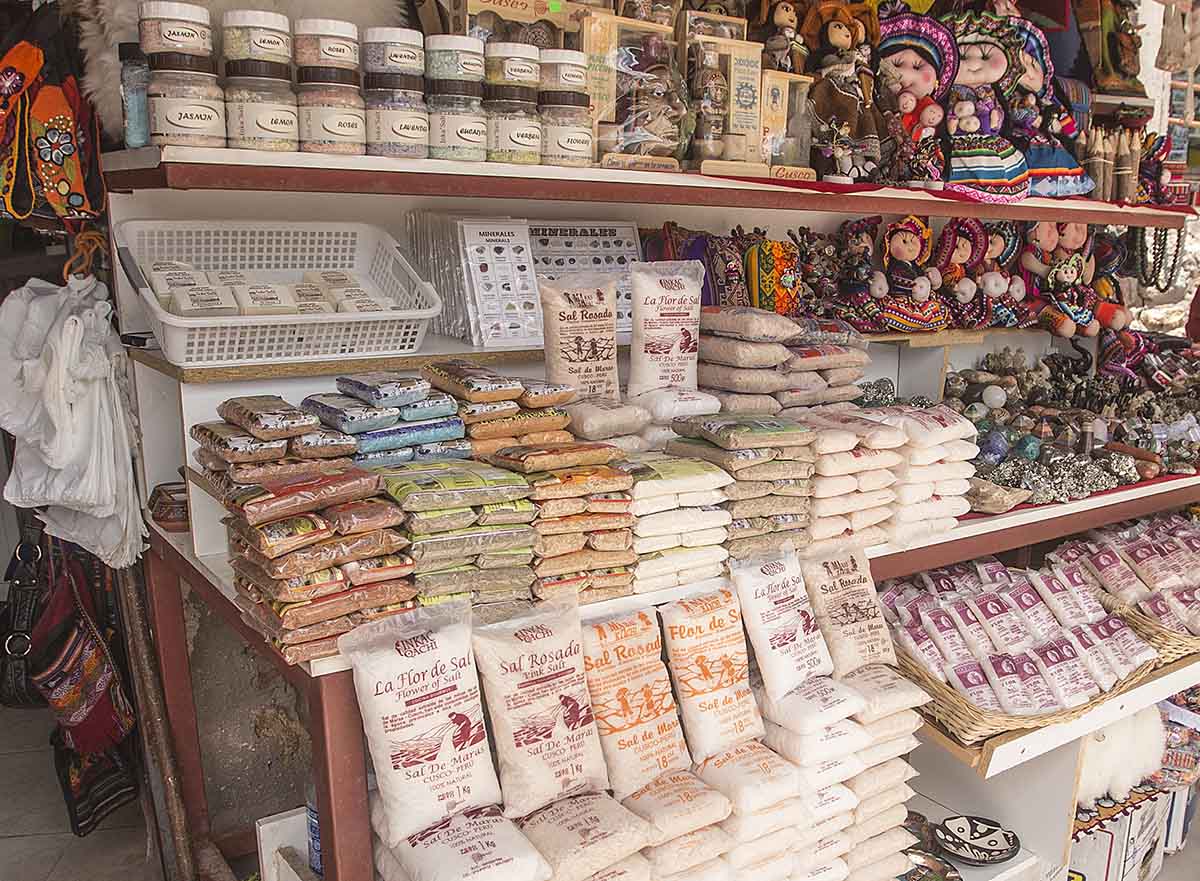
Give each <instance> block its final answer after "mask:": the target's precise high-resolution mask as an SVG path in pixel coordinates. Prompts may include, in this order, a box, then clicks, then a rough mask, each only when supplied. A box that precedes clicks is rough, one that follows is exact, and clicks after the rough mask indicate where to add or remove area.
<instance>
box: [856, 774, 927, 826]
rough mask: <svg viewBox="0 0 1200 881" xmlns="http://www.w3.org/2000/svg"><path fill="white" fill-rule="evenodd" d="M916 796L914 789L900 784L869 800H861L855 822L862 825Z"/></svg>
mask: <svg viewBox="0 0 1200 881" xmlns="http://www.w3.org/2000/svg"><path fill="white" fill-rule="evenodd" d="M914 795H916V793H915V792H913V790H912V787H910V786H909V785H908V784H906V783H898V784H896V785H895V786H893V787H891V788H889V789H885V790H884V791H883V792H880V793H878V794H876V795H872V796H870V797H869V798H864V799H861V800H860V801H859V803H858V807H856V808H855V809H854V822H855V823H862V822H865V821H866V820H869V819H871V817H875V816H878V815H879V814H882V813H883V812H884V811H886V810H888V809H889V808H894V807H895V806H896V805H902V804H904V803H905V802H906V801H908V800H909V799H910V798H912V797H913V796H914Z"/></svg>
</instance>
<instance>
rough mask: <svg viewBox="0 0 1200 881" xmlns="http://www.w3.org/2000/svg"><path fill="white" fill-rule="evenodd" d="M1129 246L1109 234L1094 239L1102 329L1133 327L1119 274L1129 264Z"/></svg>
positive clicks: (1095, 284)
mask: <svg viewBox="0 0 1200 881" xmlns="http://www.w3.org/2000/svg"><path fill="white" fill-rule="evenodd" d="M1127 253H1128V252H1127V251H1126V248H1125V243H1124V242H1122V241H1121V240H1120V239H1118V238H1116V237H1115V236H1111V235H1109V234H1108V233H1104V232H1098V233H1096V234H1095V235H1094V236H1093V237H1092V261H1093V274H1092V290H1094V291H1095V292H1096V297H1097V302H1096V318H1097V319H1099V321H1100V326H1101V327H1104V328H1107V329H1108V330H1113V331H1119V330H1124V329H1125V328H1126V327H1128V326H1129V321H1130V319H1131V316H1130V314H1129V310H1128V309H1126V308H1125V304H1124V298H1123V297H1122V294H1121V285H1120V282H1118V281H1117V271H1118V270H1119V269H1121V267H1123V266H1124V265H1125V256H1126V254H1127Z"/></svg>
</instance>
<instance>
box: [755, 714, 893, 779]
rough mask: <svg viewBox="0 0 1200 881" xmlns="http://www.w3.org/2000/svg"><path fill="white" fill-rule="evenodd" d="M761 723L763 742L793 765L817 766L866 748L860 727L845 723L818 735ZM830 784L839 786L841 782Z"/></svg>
mask: <svg viewBox="0 0 1200 881" xmlns="http://www.w3.org/2000/svg"><path fill="white" fill-rule="evenodd" d="M763 724H764V725H765V726H766V729H767V733H766V735H765V736H764V737H763V743H765V744H766V745H767V746H769V747H770V748H771V749H773V750H775V752H777V753H779V754H780V755H781V756H783V757H784V758H785V759H787V760H788V761H789V762H795V763H796V764H798V765H817V764H820V763H823V762H833V761H837V760H838V759H841V758H845V757H846V756H851V755H854V754H855V753H856V752H857V751H858V750H859V749H864V748H865V747H867V746H868V745H869V738H868V737H867V734H866V732H865V731H863V730H862V727H861V726H859V725H857V724H856V723H854V722H847V721H845V720H843V721H842V722H837V723H835V724H834V725H833V726H830V727H829V728H825V729H822V733H821V734H819V735H812V734H797V733H796V732H795V731H788V730H787V729H786V728H783V727H781V726H779V725H776V724H775V723H774V722H770V721H765V722H764V723H763ZM838 726H841V727H838ZM831 732H833V733H831ZM851 747H852V748H851ZM855 773H857V772H855ZM843 779H845V778H843ZM830 782H831V783H841V782H842V781H841V780H836V781H830Z"/></svg>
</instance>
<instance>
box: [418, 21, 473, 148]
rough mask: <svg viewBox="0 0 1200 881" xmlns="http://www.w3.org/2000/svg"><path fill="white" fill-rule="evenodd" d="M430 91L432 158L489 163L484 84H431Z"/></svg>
mask: <svg viewBox="0 0 1200 881" xmlns="http://www.w3.org/2000/svg"><path fill="white" fill-rule="evenodd" d="M433 39H435V38H433V37H430V40H433ZM427 57H428V56H427ZM428 88H429V158H430V159H457V160H460V161H463V162H483V161H484V160H485V159H487V133H488V127H487V117H486V116H485V115H484V112H483V83H472V82H464V81H462V80H430V81H429V83H428Z"/></svg>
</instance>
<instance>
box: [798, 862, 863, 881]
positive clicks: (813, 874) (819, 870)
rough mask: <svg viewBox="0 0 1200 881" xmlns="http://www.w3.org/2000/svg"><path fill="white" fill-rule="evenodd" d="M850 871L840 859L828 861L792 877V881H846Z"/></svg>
mask: <svg viewBox="0 0 1200 881" xmlns="http://www.w3.org/2000/svg"><path fill="white" fill-rule="evenodd" d="M849 874H850V870H849V869H848V868H846V861H845V860H842V859H835V860H830V861H829V862H828V863H826V864H825V865H822V866H817V867H816V868H815V869H812V870H811V871H808V872H804V873H803V874H800V875H792V881H846V877H847V876H848V875H849Z"/></svg>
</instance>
